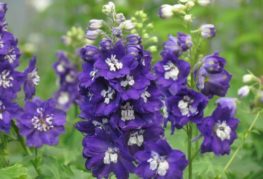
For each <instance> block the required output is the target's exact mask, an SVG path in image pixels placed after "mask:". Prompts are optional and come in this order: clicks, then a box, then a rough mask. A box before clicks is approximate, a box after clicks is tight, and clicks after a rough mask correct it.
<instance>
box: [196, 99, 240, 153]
mask: <svg viewBox="0 0 263 179" xmlns="http://www.w3.org/2000/svg"><path fill="white" fill-rule="evenodd" d="M233 100H234V99H223V100H219V101H218V102H217V105H218V106H217V108H216V109H215V111H214V112H213V114H212V115H211V116H209V117H206V118H204V119H203V122H202V123H201V124H200V126H199V130H200V132H201V134H202V135H203V137H204V141H203V143H202V146H201V151H202V152H214V153H215V154H216V155H224V154H229V152H230V146H231V144H232V143H233V141H234V140H235V139H236V137H237V135H236V129H237V125H238V123H239V121H238V120H237V119H236V118H235V116H234V115H235V110H236V105H235V101H233Z"/></svg>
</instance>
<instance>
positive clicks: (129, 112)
mask: <svg viewBox="0 0 263 179" xmlns="http://www.w3.org/2000/svg"><path fill="white" fill-rule="evenodd" d="M134 119H135V116H134V110H133V106H132V105H131V104H130V103H129V102H127V103H126V104H125V105H123V106H121V120H123V121H130V120H134Z"/></svg>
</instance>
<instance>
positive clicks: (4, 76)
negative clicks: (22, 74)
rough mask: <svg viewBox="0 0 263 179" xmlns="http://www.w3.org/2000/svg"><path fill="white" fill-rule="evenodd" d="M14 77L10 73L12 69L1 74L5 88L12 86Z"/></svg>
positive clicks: (1, 80) (0, 80)
mask: <svg viewBox="0 0 263 179" xmlns="http://www.w3.org/2000/svg"><path fill="white" fill-rule="evenodd" d="M13 80H14V78H13V77H12V76H11V75H10V71H8V70H4V71H2V73H1V75H0V86H1V87H3V88H9V87H12V86H13V84H12V82H13Z"/></svg>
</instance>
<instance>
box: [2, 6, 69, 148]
mask: <svg viewBox="0 0 263 179" xmlns="http://www.w3.org/2000/svg"><path fill="white" fill-rule="evenodd" d="M6 11H7V5H6V4H5V3H0V132H1V131H3V132H6V133H8V132H9V131H10V128H11V121H12V120H13V119H16V125H17V126H18V128H19V133H20V134H21V135H23V136H25V137H26V138H27V144H28V145H29V146H31V147H40V146H42V145H43V144H48V145H55V144H56V143H57V142H58V136H59V134H61V133H62V132H63V130H64V127H63V126H64V123H65V114H64V113H63V112H62V111H60V110H58V109H56V108H54V104H53V102H52V101H53V99H50V100H48V101H41V100H39V99H37V98H33V96H34V95H35V91H36V89H35V88H36V85H38V83H39V80H40V78H39V76H38V73H37V67H36V58H33V59H32V60H30V62H29V65H28V67H27V68H26V69H25V70H24V72H19V71H17V67H18V66H19V58H20V55H21V54H20V50H19V48H18V47H17V39H16V38H15V37H14V35H13V34H12V33H10V32H8V31H7V23H6V21H5V13H6ZM22 86H23V89H24V94H25V103H26V104H25V108H24V109H23V108H21V107H20V106H19V105H18V104H16V97H17V93H18V92H19V91H20V90H21V87H22ZM32 98H33V99H32Z"/></svg>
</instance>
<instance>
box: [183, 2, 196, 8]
mask: <svg viewBox="0 0 263 179" xmlns="http://www.w3.org/2000/svg"><path fill="white" fill-rule="evenodd" d="M194 5H195V2H194V1H188V2H187V3H186V4H185V6H186V7H187V8H192V7H194Z"/></svg>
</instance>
